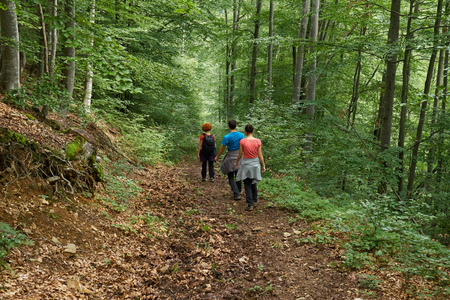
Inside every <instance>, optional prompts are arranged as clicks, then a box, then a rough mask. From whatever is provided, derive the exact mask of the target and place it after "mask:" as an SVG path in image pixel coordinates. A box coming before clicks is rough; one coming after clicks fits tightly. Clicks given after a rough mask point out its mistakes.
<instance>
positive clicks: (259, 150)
mask: <svg viewBox="0 0 450 300" xmlns="http://www.w3.org/2000/svg"><path fill="white" fill-rule="evenodd" d="M258 158H259V162H260V163H261V165H262V170H261V171H262V172H263V173H264V172H265V171H266V164H265V163H264V157H263V154H262V150H261V146H259V148H258Z"/></svg>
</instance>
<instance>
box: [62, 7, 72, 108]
mask: <svg viewBox="0 0 450 300" xmlns="http://www.w3.org/2000/svg"><path fill="white" fill-rule="evenodd" d="M65 12H66V15H67V23H66V27H65V30H66V31H67V32H69V38H68V39H66V40H65V41H64V44H65V45H64V57H65V59H66V65H65V68H64V86H65V87H66V90H67V94H68V99H69V100H70V99H72V97H73V89H74V85H75V47H73V45H72V43H73V40H74V39H75V0H66V7H65Z"/></svg>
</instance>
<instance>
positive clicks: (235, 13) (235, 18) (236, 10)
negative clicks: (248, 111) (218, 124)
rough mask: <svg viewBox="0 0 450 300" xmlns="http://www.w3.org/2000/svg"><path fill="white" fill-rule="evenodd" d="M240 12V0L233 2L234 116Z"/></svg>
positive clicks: (232, 73)
mask: <svg viewBox="0 0 450 300" xmlns="http://www.w3.org/2000/svg"><path fill="white" fill-rule="evenodd" d="M239 14H240V0H239V3H238V2H237V0H234V2H233V34H232V38H233V41H232V44H231V69H230V74H231V76H230V101H229V103H230V108H231V109H230V110H231V112H230V116H229V118H231V117H232V115H233V113H232V109H233V105H234V91H235V89H236V76H235V74H234V71H235V70H236V58H237V53H236V52H237V32H238V30H239Z"/></svg>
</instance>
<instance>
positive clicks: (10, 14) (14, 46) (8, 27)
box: [0, 0, 20, 93]
mask: <svg viewBox="0 0 450 300" xmlns="http://www.w3.org/2000/svg"><path fill="white" fill-rule="evenodd" d="M0 3H1V4H2V6H3V7H4V8H5V9H4V10H3V9H0V18H1V31H2V32H1V35H2V38H4V39H6V40H9V41H11V42H10V43H5V42H2V53H1V55H2V68H1V77H0V83H1V85H2V86H3V88H4V89H5V90H6V91H7V92H8V93H9V92H10V91H11V90H12V89H18V88H19V87H20V54H19V27H18V24H17V14H16V4H15V3H14V1H8V0H1V2H0Z"/></svg>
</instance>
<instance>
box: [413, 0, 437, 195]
mask: <svg viewBox="0 0 450 300" xmlns="http://www.w3.org/2000/svg"><path fill="white" fill-rule="evenodd" d="M442 2H443V0H439V1H438V8H437V16H436V21H435V23H434V39H435V40H434V45H433V46H434V47H433V51H432V53H431V57H430V63H429V65H428V72H427V79H426V80H425V87H424V92H423V94H424V97H423V100H422V104H421V106H420V116H419V123H418V125H417V133H416V139H415V142H414V146H413V149H412V153H411V164H410V167H409V176H408V193H409V194H411V193H412V191H413V189H414V177H415V175H416V167H417V156H418V154H419V146H420V140H421V139H422V132H423V125H424V123H425V113H426V110H427V104H428V94H429V92H430V87H431V80H432V78H433V70H434V63H435V60H436V54H437V47H436V46H437V45H436V44H437V39H438V36H439V27H440V23H441V17H442Z"/></svg>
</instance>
